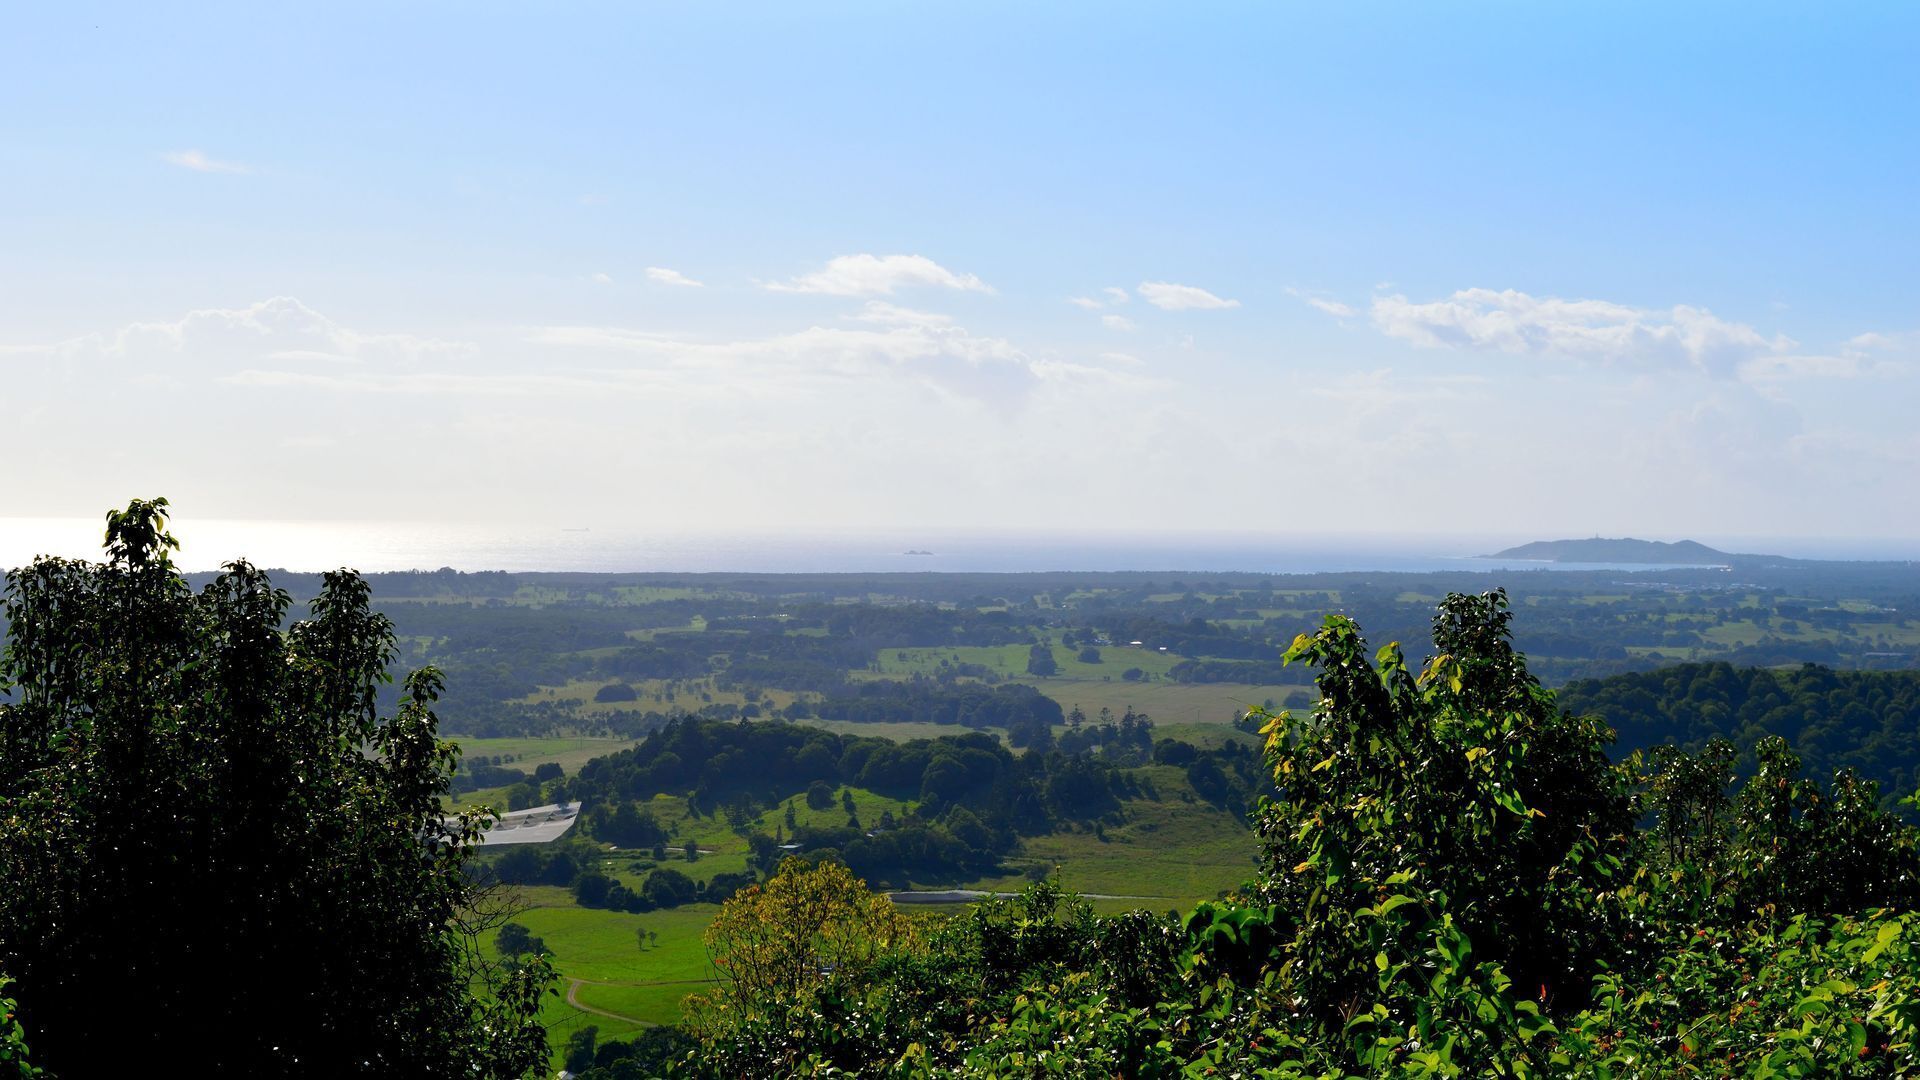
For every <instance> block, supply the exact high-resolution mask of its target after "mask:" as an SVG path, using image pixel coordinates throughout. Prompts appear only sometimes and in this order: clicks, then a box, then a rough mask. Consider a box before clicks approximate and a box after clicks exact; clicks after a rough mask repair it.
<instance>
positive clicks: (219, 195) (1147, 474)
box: [0, 3, 1920, 538]
mask: <svg viewBox="0 0 1920 1080" xmlns="http://www.w3.org/2000/svg"><path fill="white" fill-rule="evenodd" d="M391 8H398V9H399V10H390V9H391ZM1036 8H1038V9H1039V10H1035V9H1036ZM1675 9H1678V10H1675ZM1916 51H1920V9H1916V8H1914V7H1912V6H1909V5H1893V4H1887V5H1877V6H1875V5H1840V6H1834V7H1829V8H1820V9H1814V8H1811V7H1807V8H1786V7H1778V6H1770V5H1754V4H1743V5H1709V4H1690V5H1623V4H1605V5H1601V4H1593V5H1559V4H1555V5H1519V4H1474V5H1464V4H1461V5H1453V4H1405V5H1357V6H1355V5H1327V6H1324V7H1307V6H1302V5H1268V4H1263V5H1245V6H1229V5H1217V6H1209V5H1178V6H1172V5H1168V6H1163V7H1148V6H1137V5H1098V6H1095V5H1050V6H1041V5H979V4H976V5H966V6H958V5H951V6H949V5H940V6H935V5H830V6H818V5H812V6H802V5H791V4H783V5H765V6H757V5H717V4H684V5H636V4H617V5H614V4H610V5H569V4H552V5H525V6H513V5H489V4H471V3H469V4H458V5H455V4H408V5H378V6H375V5H367V6H359V7H356V6H354V5H344V4H330V5H315V6H313V7H311V8H310V9H306V10H298V11H295V10H287V11H275V10H269V9H266V8H264V7H262V6H258V5H233V6H230V7H226V8H221V7H219V6H216V5H211V4H204V5H195V6H193V7H192V8H191V10H190V11H181V10H174V11H165V10H158V9H157V6H151V5H138V6H136V5H112V4H95V5H88V6H85V7H84V8H79V7H72V6H66V7H62V6H52V5H49V6H44V7H42V8H39V9H28V10H16V11H13V12H10V13H9V30H8V32H7V34H6V35H5V36H4V37H0V93H4V100H5V101H6V102H7V107H6V108H5V109H4V110H0V177H3V179H0V373H4V375H5V376H6V383H5V385H6V386H7V389H6V390H5V391H4V393H5V394H6V395H7V397H9V398H10V399H12V400H11V401H10V403H9V404H10V408H9V413H10V414H11V416H12V417H13V424H14V430H13V435H14V446H15V449H14V451H13V452H11V453H10V458H11V459H12V464H13V467H14V469H16V470H18V471H17V474H16V475H15V476H14V477H12V478H10V479H11V483H10V484H9V488H10V491H11V494H12V499H11V501H10V506H9V508H8V511H7V512H8V513H11V514H14V515H25V516H42V515H44V516H61V515H81V514H85V515H93V514H96V513H98V512H99V511H100V510H102V509H104V507H105V506H107V505H112V504H116V503H119V502H122V501H124V500H125V498H127V497H128V496H130V495H132V494H137V493H138V494H145V493H163V494H167V495H169V496H171V497H172V498H173V500H174V501H175V503H176V504H177V505H178V506H179V508H180V513H181V514H182V516H183V517H190V516H193V515H205V516H213V517H228V518H232V517H262V518H301V517H306V518H332V519H340V518H404V519H426V520H436V521H458V520H488V519H497V518H498V517H499V516H501V515H508V516H512V517H516V518H524V519H527V520H542V519H548V518H551V519H555V520H565V521H568V522H574V521H582V520H592V521H597V522H604V523H606V524H608V525H615V526H624V527H649V528H652V527H657V528H661V529H667V530H674V531H680V530H703V529H759V528H779V527H783V526H789V525H807V526H812V527H826V526H850V527H863V526H874V527H878V526H898V525H902V524H915V525H917V524H927V525H940V526H983V527H994V528H1031V529H1036V530H1060V529H1114V530H1128V531H1140V530H1155V529H1173V528H1178V529H1181V530H1207V529H1226V528H1233V529H1247V528H1261V529H1272V530H1274V531H1282V532H1326V533H1351V532H1382V533H1390V532H1411V533H1422V534H1431V533H1436V532H1465V533H1474V534H1494V533H1501V532H1512V533H1515V534H1517V535H1519V536H1522V537H1529V536H1535V535H1539V536H1549V535H1561V534H1576V535H1577V534H1591V533H1595V532H1603V533H1608V534H1615V533H1623V532H1634V533H1638V534H1643V535H1658V536H1662V537H1666V538H1673V537H1677V536H1681V535H1692V536H1699V537H1702V538H1712V537H1716V536H1719V537H1725V536H1742V537H1754V536H1782V537H1792V536H1825V537H1835V536H1879V537H1914V536H1920V501H1917V500H1916V498H1915V494H1914V492H1915V490H1916V485H1915V483H1914V479H1915V475H1916V467H1917V466H1920V435H1916V432H1915V428H1914V426H1913V424H1912V420H1911V414H1912V412H1913V411H1914V406H1915V405H1916V404H1920V377H1917V375H1916V371H1917V369H1916V364H1917V363H1920V304H1916V300H1920V295H1916V294H1917V293H1920V270H1916V266H1917V265H1920V260H1916V258H1915V253H1916V249H1917V248H1920V245H1917V244H1916V241H1920V211H1916V205H1915V196H1916V181H1915V177H1916V176H1920V64H1916V63H1914V58H1915V54H1916Z"/></svg>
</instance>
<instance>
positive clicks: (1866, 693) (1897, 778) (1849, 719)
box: [1560, 663, 1920, 805]
mask: <svg viewBox="0 0 1920 1080" xmlns="http://www.w3.org/2000/svg"><path fill="white" fill-rule="evenodd" d="M1560 703H1561V705H1562V706H1564V707H1566V708H1568V709H1571V710H1573V711H1575V712H1582V713H1588V712H1590V713H1592V714H1594V715H1596V716H1598V717H1599V718H1600V719H1602V720H1604V721H1605V722H1606V723H1607V724H1609V725H1610V726H1612V727H1613V729H1614V730H1615V731H1616V732H1617V733H1618V734H1619V743H1618V748H1619V749H1620V750H1621V751H1628V750H1647V749H1652V748H1654V747H1658V746H1664V745H1669V744H1671V745H1676V746H1679V747H1682V748H1685V749H1688V750H1694V751H1697V750H1700V749H1702V748H1703V747H1705V746H1706V745H1707V744H1708V743H1709V742H1711V741H1712V740H1715V739H1724V740H1727V741H1729V742H1730V743H1731V744H1732V745H1733V747H1734V749H1735V750H1736V751H1737V753H1738V755H1739V757H1738V760H1737V763H1736V768H1737V769H1738V771H1739V772H1740V773H1741V774H1743V775H1746V774H1751V773H1752V772H1753V770H1754V769H1755V768H1757V767H1758V764H1759V759H1758V756H1757V750H1758V748H1759V746H1760V745H1761V743H1763V742H1764V741H1766V740H1767V739H1768V738H1781V739H1785V740H1786V741H1787V743H1788V744H1789V745H1790V746H1792V747H1793V750H1794V752H1795V753H1796V754H1798V755H1800V758H1801V760H1802V761H1804V762H1805V763H1806V765H1807V768H1808V769H1809V770H1810V771H1812V772H1813V773H1815V774H1816V775H1821V776H1825V775H1830V774H1832V773H1834V772H1837V771H1839V770H1841V769H1851V770H1852V771H1854V772H1856V773H1858V774H1859V775H1860V776H1862V777H1864V778H1866V779H1869V780H1872V781H1874V782H1876V783H1878V784H1879V785H1880V788H1881V790H1882V791H1883V792H1884V793H1885V795H1886V799H1887V800H1888V802H1889V804H1890V805H1891V804H1892V803H1893V801H1894V800H1897V799H1899V798H1900V797H1902V796H1905V795H1909V794H1912V793H1913V792H1915V791H1916V790H1920V671H1835V670H1833V669H1831V668H1827V667H1821V666H1818V665H1814V664H1805V665H1802V666H1799V667H1794V668H1785V669H1772V668H1736V667H1734V666H1733V665H1731V664H1726V663H1712V664H1681V665H1678V666H1675V667H1670V668H1662V669H1660V670H1658V671H1650V672H1640V673H1635V674H1627V675H1616V676H1613V677H1612V678H1607V679H1599V680H1582V681H1579V682H1575V683H1571V684H1569V685H1568V686H1566V687H1565V688H1563V689H1562V690H1561V691H1560Z"/></svg>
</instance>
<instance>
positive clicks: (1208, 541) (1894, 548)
mask: <svg viewBox="0 0 1920 1080" xmlns="http://www.w3.org/2000/svg"><path fill="white" fill-rule="evenodd" d="M172 531H173V532H174V534H175V535H176V536H177V537H178V538H179V539H180V540H181V541H182V549H181V552H180V555H179V562H180V564H181V565H182V566H183V567H184V568H186V569H188V570H190V571H196V572H198V571H207V570H212V569H216V568H217V567H218V566H219V565H220V564H221V563H223V562H226V561H227V560H230V559H233V558H246V559H248V560H250V561H252V562H253V563H255V564H256V565H259V566H262V567H271V568H276V569H287V570H291V571H295V572H312V571H318V570H326V569H332V568H334V567H337V566H343V565H345V566H353V567H355V568H357V569H360V570H362V571H365V572H370V573H378V572H388V571H395V570H434V569H439V568H442V567H451V568H453V569H457V570H462V571H482V570H507V571H513V572H521V573H537V572H542V571H545V572H562V573H564V572H588V573H726V572H741V573H843V572H844V573H869V572H873V573H878V572H893V571H898V572H924V571H937V572H955V573H982V572H1008V573H1016V572H1038V571H1051V570H1059V571H1115V570H1139V571H1151V572H1190V573H1205V572H1225V571H1243V572H1257V573H1319V572H1340V571H1354V570H1360V571H1381V572H1396V571H1407V572H1426V571H1428V570H1431V569H1461V570H1475V571H1490V570H1494V569H1501V568H1515V567H1521V568H1524V567H1526V566H1528V565H1530V564H1529V563H1528V562H1527V561H1525V560H1509V561H1506V562H1499V563H1496V562H1489V561H1485V560H1482V561H1479V562H1473V561H1471V560H1475V559H1478V558H1479V557H1482V556H1488V555H1491V554H1493V553H1495V552H1497V551H1501V550H1505V549H1507V548H1511V547H1517V546H1520V545H1522V544H1526V543H1530V542H1532V541H1534V540H1562V539H1584V538H1586V536H1591V535H1593V534H1591V533H1589V534H1584V535H1582V534H1577V533H1576V534H1553V535H1544V534H1543V535H1536V536H1519V535H1511V534H1468V533H1326V534H1315V533H1299V532H1296V533H1279V532H1262V531H1258V530H1214V531H1204V532H1201V531H1193V530H1179V529H1167V530H1159V531H1151V530H1130V531H1113V530H1082V531H1073V530H1052V531H1048V530H1009V529H972V530H964V529H951V528H924V529H917V530H916V529H792V530H784V531H761V532H755V531H746V530H729V531H687V530H681V531H666V530H656V531H645V530H624V529H618V528H606V527H599V528H595V527H594V526H591V525H575V524H558V523H556V524H551V525H522V526H513V525H497V526H476V525H471V524H461V523H448V522H420V521H415V522H379V521H341V520H333V521H319V520H309V521H297V520H295V521H259V520H254V521H246V520H220V519H194V518H192V517H190V516H187V517H182V516H176V517H175V519H174V521H173V523H172ZM101 532H102V526H101V521H100V519H99V518H98V517H94V518H84V519H83V518H39V519H25V518H4V517H0V568H9V567H13V566H19V565H23V564H25V563H26V562H27V561H29V560H30V559H31V558H33V557H34V556H37V555H42V554H51V555H60V556H64V557H68V558H87V559H98V558H99V557H100V550H99V545H100V535H101ZM1608 535H1609V536H1612V535H1614V534H1608ZM1636 539H1643V540H1670V541H1671V540H1683V539H1685V540H1697V541H1699V542H1701V543H1704V544H1706V545H1707V546H1708V547H1712V548H1716V549H1718V550H1721V551H1725V552H1728V553H1731V554H1764V555H1779V556H1785V557H1789V558H1804V559H1838V560H1845V559H1853V560H1891V561H1911V560H1915V559H1920V540H1911V539H1886V540H1862V539H1860V538H1838V537H1705V538H1703V537H1691V536H1689V537H1680V536H1674V537H1636ZM916 553H917V554H916ZM1183 560H1184V561H1183ZM1456 560H1466V561H1456ZM1582 565H1585V564H1582Z"/></svg>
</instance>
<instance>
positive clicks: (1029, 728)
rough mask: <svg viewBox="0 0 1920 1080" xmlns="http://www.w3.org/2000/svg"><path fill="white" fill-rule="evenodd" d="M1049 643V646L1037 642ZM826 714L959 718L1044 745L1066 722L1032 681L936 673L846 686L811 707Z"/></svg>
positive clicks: (1019, 742) (936, 720)
mask: <svg viewBox="0 0 1920 1080" xmlns="http://www.w3.org/2000/svg"><path fill="white" fill-rule="evenodd" d="M1035 648H1037V649H1038V648H1045V646H1035ZM810 712H811V714H812V715H814V716H818V717H820V718H822V719H825V720H847V721H852V722H854V723H862V724H867V723H925V724H958V725H960V726H961V727H970V728H984V727H998V728H1005V729H1006V730H1007V734H1008V740H1009V741H1010V742H1012V743H1013V745H1015V746H1028V745H1032V744H1034V743H1036V742H1038V743H1040V744H1042V745H1045V743H1046V742H1047V741H1049V740H1051V739H1052V737H1053V728H1054V727H1055V726H1056V725H1058V724H1061V723H1064V722H1065V716H1064V714H1063V713H1062V711H1061V709H1060V703H1059V702H1057V701H1055V700H1053V699H1052V698H1050V697H1048V696H1047V695H1045V694H1043V693H1041V692H1040V691H1039V690H1036V689H1034V688H1033V687H1031V686H1027V685H1025V684H1021V683H1012V684H1007V685H1003V686H983V685H981V684H979V683H961V682H945V681H941V680H936V679H928V678H915V679H908V680H898V679H874V680H871V681H868V682H862V683H856V684H853V685H851V686H849V687H848V688H847V693H846V694H845V695H844V696H839V697H830V698H827V699H826V700H824V701H821V702H818V703H816V704H814V705H813V706H812V707H811V710H810Z"/></svg>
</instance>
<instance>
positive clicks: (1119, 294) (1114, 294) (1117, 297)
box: [1100, 285, 1130, 305]
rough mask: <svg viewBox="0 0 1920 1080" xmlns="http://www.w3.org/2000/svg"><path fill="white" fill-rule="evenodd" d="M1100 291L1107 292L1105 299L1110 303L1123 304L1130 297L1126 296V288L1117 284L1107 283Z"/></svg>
mask: <svg viewBox="0 0 1920 1080" xmlns="http://www.w3.org/2000/svg"><path fill="white" fill-rule="evenodd" d="M1100 291H1101V292H1103V293H1106V294H1107V301H1108V303H1111V304H1116V305H1118V304H1124V303H1126V302H1127V301H1128V299H1130V298H1129V297H1128V296H1127V290H1125V289H1123V288H1121V287H1120V286H1118V285H1109V286H1107V287H1106V288H1104V289H1101V290H1100Z"/></svg>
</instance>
